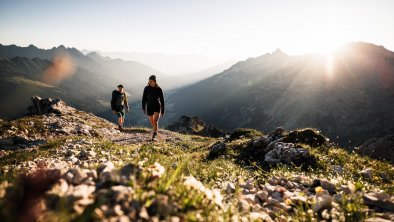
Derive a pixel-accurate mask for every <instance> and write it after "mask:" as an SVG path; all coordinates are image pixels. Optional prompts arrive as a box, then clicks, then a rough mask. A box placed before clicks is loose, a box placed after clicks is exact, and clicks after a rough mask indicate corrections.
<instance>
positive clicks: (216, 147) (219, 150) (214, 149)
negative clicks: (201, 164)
mask: <svg viewBox="0 0 394 222" xmlns="http://www.w3.org/2000/svg"><path fill="white" fill-rule="evenodd" d="M226 149H227V148H226V144H225V143H224V142H220V141H219V142H217V143H215V144H213V145H212V146H211V148H210V149H209V154H208V158H209V159H214V158H217V157H219V156H220V155H223V154H225V153H226Z"/></svg>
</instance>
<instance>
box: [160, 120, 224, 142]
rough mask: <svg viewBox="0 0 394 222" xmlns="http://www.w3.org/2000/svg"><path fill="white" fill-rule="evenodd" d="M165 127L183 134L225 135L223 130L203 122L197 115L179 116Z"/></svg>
mask: <svg viewBox="0 0 394 222" xmlns="http://www.w3.org/2000/svg"><path fill="white" fill-rule="evenodd" d="M167 129H169V130H171V131H175V132H179V133H184V134H192V135H200V136H208V137H223V136H225V135H226V133H225V132H224V131H222V130H219V129H217V128H216V127H214V126H213V125H210V124H207V123H205V122H204V121H203V120H201V119H200V117H198V116H194V117H188V116H181V117H180V118H179V120H178V121H177V122H175V123H173V124H171V125H169V126H168V127H167Z"/></svg>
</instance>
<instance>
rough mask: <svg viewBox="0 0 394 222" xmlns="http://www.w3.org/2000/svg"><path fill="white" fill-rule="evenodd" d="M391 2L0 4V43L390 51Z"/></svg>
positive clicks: (201, 51) (47, 0)
mask: <svg viewBox="0 0 394 222" xmlns="http://www.w3.org/2000/svg"><path fill="white" fill-rule="evenodd" d="M393 11H394V1H393V0H370V1H367V0H338V1H319V0H275V1H274V0H272V1H268V0H255V1H249V0H237V1H232V0H223V1H217V0H195V1H187V0H178V1H175V0H170V1H167V0H157V1H152V0H140V1H136V0H128V1H126V0H125V1H115V0H114V1H109V0H108V1H99V0H83V1H81V0H65V1H56V0H35V1H33V0H25V1H21V0H9V1H8V0H7V1H5V0H0V43H1V44H5V45H8V44H16V45H20V46H27V45H29V44H34V45H36V46H38V47H40V48H51V47H53V46H58V45H61V44H63V45H65V46H67V47H76V48H78V49H89V50H101V51H123V52H125V51H134V52H159V53H169V54H174V53H175V54H194V55H208V56H213V57H217V56H220V57H229V58H230V57H233V58H245V57H254V56H258V55H262V54H264V53H267V52H272V51H274V50H275V49H276V48H281V49H282V50H283V51H284V52H286V53H288V54H304V53H310V52H321V51H328V50H330V49H331V48H333V47H335V46H341V45H343V44H345V43H348V42H353V41H366V42H371V43H374V44H378V45H383V46H385V47H386V48H388V49H390V50H392V51H393V50H394V13H393Z"/></svg>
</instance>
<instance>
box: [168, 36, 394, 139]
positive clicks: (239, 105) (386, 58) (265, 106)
mask: <svg viewBox="0 0 394 222" xmlns="http://www.w3.org/2000/svg"><path fill="white" fill-rule="evenodd" d="M393 98H394V52H391V51H389V50H387V49H385V48H384V47H381V46H376V45H373V44H369V43H352V44H349V45H346V46H344V47H343V48H341V49H339V50H338V52H337V53H336V54H333V55H330V56H325V55H319V54H309V55H303V56H288V55H286V54H285V53H283V52H281V51H280V50H277V51H276V52H273V53H267V54H265V55H262V56H260V57H257V58H250V59H248V60H246V61H242V62H239V63H237V64H235V65H233V66H232V67H231V68H229V69H227V70H225V71H223V72H222V73H220V74H217V75H215V76H213V77H211V78H208V79H205V80H203V81H201V82H198V83H196V84H193V85H191V86H187V87H185V88H183V89H180V90H179V91H178V92H176V93H174V94H172V95H171V96H170V98H169V99H168V103H171V104H173V106H172V109H171V110H168V112H167V113H168V114H169V116H171V117H172V118H174V119H173V121H175V120H176V119H177V118H179V116H181V115H188V116H195V115H197V116H200V117H201V118H202V119H204V120H205V121H207V122H208V123H211V124H213V125H215V126H217V127H219V128H222V129H226V130H234V129H236V128H240V127H244V128H254V129H259V130H264V131H271V130H274V129H275V128H276V127H277V126H284V127H285V128H286V129H292V130H294V129H297V128H303V127H314V128H318V129H320V130H322V132H324V133H325V134H326V135H328V136H329V137H331V138H332V139H333V140H335V141H336V142H339V143H340V144H341V145H342V146H348V145H361V144H362V143H363V142H365V141H367V140H368V139H371V138H376V137H384V136H387V135H389V134H392V132H393V131H394V128H393V127H394V112H392V110H394V100H393Z"/></svg>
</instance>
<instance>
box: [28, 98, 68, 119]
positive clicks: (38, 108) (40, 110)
mask: <svg viewBox="0 0 394 222" xmlns="http://www.w3.org/2000/svg"><path fill="white" fill-rule="evenodd" d="M31 101H32V103H33V104H32V105H31V106H29V107H28V108H27V110H28V114H29V115H47V114H55V115H62V114H66V113H69V112H70V111H72V110H74V109H73V108H71V107H69V106H67V105H66V104H65V103H64V102H63V101H62V100H60V99H52V98H41V97H39V96H33V97H31Z"/></svg>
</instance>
